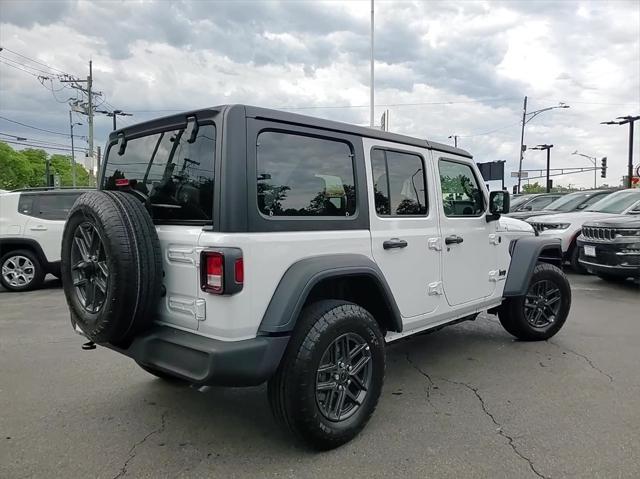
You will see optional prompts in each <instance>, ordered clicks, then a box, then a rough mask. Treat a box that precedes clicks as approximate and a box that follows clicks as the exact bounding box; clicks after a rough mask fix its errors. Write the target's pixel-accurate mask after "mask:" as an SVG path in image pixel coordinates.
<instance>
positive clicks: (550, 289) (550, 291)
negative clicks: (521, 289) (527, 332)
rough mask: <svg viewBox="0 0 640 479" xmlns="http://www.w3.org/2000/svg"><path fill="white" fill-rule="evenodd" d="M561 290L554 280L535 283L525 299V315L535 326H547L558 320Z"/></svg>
mask: <svg viewBox="0 0 640 479" xmlns="http://www.w3.org/2000/svg"><path fill="white" fill-rule="evenodd" d="M560 299H561V292H560V288H559V287H558V285H557V284H555V283H554V282H553V281H552V280H549V279H544V280H541V281H537V282H535V283H533V284H532V285H531V286H530V287H529V291H528V292H527V295H526V297H525V300H524V316H525V318H526V319H527V321H528V322H529V324H530V325H531V326H533V327H534V328H546V327H547V326H549V325H550V324H553V323H554V322H555V321H556V317H557V316H558V311H559V310H560Z"/></svg>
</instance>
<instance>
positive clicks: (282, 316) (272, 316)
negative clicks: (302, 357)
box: [258, 254, 402, 335]
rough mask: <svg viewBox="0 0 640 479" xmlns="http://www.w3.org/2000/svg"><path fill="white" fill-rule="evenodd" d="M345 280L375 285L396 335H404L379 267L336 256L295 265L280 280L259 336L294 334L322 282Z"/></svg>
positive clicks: (357, 258)
mask: <svg viewBox="0 0 640 479" xmlns="http://www.w3.org/2000/svg"><path fill="white" fill-rule="evenodd" d="M345 276H366V277H367V278H370V279H372V280H373V281H374V283H375V284H376V286H377V288H378V291H374V292H372V294H380V295H382V298H383V300H384V302H385V303H386V306H387V307H388V309H389V311H391V317H390V318H388V319H389V320H390V324H391V325H392V328H390V329H392V330H393V331H398V332H400V331H402V317H401V315H400V310H399V309H398V305H397V304H396V302H395V299H394V297H393V293H392V292H391V289H390V288H389V285H388V284H387V281H386V280H385V278H384V275H383V274H382V271H380V268H379V267H378V265H377V264H376V263H375V262H374V261H373V260H371V259H370V258H368V257H367V256H364V255H359V254H335V255H322V256H314V257H311V258H305V259H302V260H300V261H297V262H296V263H293V264H292V265H291V266H290V267H289V268H288V269H287V271H285V273H284V275H283V276H282V278H281V279H280V282H279V283H278V286H277V287H276V290H275V292H274V293H273V296H272V297H271V301H270V302H269V306H268V307H267V310H266V311H265V313H264V316H263V317H262V322H261V323H260V327H259V329H258V332H259V334H263V335H273V334H283V333H288V332H290V331H292V330H293V328H294V327H295V325H296V321H297V319H298V316H299V314H300V311H301V310H302V307H303V305H304V303H305V301H306V300H307V297H308V296H309V293H310V292H311V290H312V289H313V287H314V286H315V285H317V284H318V283H319V282H320V281H323V280H326V279H329V278H338V277H345Z"/></svg>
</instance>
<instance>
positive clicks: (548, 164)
mask: <svg viewBox="0 0 640 479" xmlns="http://www.w3.org/2000/svg"><path fill="white" fill-rule="evenodd" d="M551 148H553V145H538V146H535V147H533V148H531V149H532V150H547V187H546V191H547V193H551V183H550V182H549V176H550V172H551Z"/></svg>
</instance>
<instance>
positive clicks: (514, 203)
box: [509, 195, 531, 211]
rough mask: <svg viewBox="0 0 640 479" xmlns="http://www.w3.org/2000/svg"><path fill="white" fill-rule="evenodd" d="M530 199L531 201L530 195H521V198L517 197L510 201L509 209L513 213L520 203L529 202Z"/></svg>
mask: <svg viewBox="0 0 640 479" xmlns="http://www.w3.org/2000/svg"><path fill="white" fill-rule="evenodd" d="M530 199H531V195H522V196H518V197H517V198H513V199H512V200H511V204H510V206H509V209H510V210H511V211H513V210H514V208H516V207H517V206H518V205H521V204H522V203H524V202H525V201H529V200H530Z"/></svg>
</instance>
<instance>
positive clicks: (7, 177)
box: [0, 142, 93, 189]
mask: <svg viewBox="0 0 640 479" xmlns="http://www.w3.org/2000/svg"><path fill="white" fill-rule="evenodd" d="M47 161H49V173H50V174H52V175H58V176H59V177H60V186H73V170H72V166H71V156H70V155H69V156H67V155H57V154H56V155H51V157H48V155H47V152H46V151H44V150H36V149H33V148H27V149H25V150H22V151H17V150H14V149H13V148H11V146H9V145H8V144H7V143H3V142H0V188H2V189H16V188H27V187H38V186H46V184H47V180H46V170H47ZM75 166H76V186H91V185H93V177H92V176H91V175H90V173H89V171H88V170H87V169H86V168H85V167H84V166H82V165H80V164H78V163H76V165H75Z"/></svg>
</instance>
